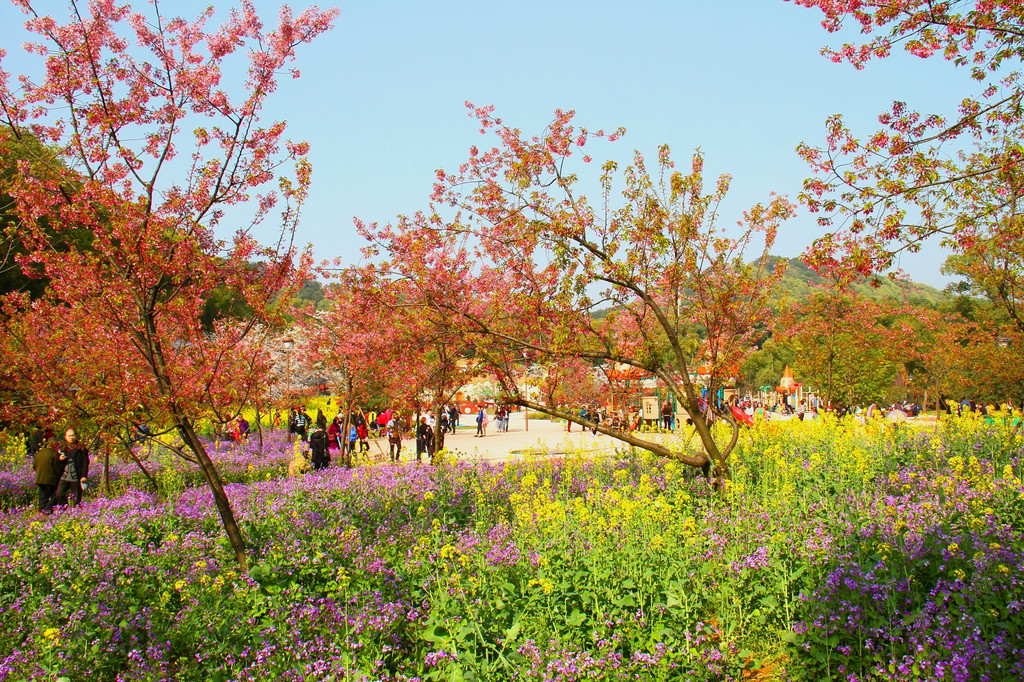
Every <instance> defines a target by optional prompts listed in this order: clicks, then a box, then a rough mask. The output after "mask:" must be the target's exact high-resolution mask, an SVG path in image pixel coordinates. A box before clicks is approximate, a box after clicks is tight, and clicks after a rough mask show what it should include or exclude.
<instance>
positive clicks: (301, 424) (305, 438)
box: [295, 406, 310, 443]
mask: <svg viewBox="0 0 1024 682" xmlns="http://www.w3.org/2000/svg"><path fill="white" fill-rule="evenodd" d="M309 421H310V420H309V415H308V414H306V408H305V407H301V406H300V407H299V411H298V412H296V413H295V433H297V434H299V438H301V439H302V442H303V443H308V442H309V433H308V432H307V429H308V428H309Z"/></svg>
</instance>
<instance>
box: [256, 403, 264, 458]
mask: <svg viewBox="0 0 1024 682" xmlns="http://www.w3.org/2000/svg"><path fill="white" fill-rule="evenodd" d="M255 408H256V434H257V435H258V436H259V438H260V454H262V453H263V421H262V419H261V418H260V401H259V400H257V401H256V402H255Z"/></svg>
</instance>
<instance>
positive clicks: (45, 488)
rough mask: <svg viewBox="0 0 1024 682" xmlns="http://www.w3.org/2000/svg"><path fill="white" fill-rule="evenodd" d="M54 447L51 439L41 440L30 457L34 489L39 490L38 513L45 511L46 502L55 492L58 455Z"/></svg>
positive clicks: (58, 475)
mask: <svg viewBox="0 0 1024 682" xmlns="http://www.w3.org/2000/svg"><path fill="white" fill-rule="evenodd" d="M56 445H57V444H56V443H55V442H54V441H53V440H52V439H50V440H43V441H41V442H40V445H39V447H37V448H36V451H35V452H34V453H33V455H32V469H34V470H35V472H36V487H37V488H38V489H39V511H40V512H45V511H46V503H47V501H49V499H50V497H51V496H52V495H53V494H54V492H55V491H56V490H57V480H58V478H59V477H60V474H59V466H58V460H59V459H60V453H58V452H57V447H56Z"/></svg>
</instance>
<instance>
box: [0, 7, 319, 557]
mask: <svg viewBox="0 0 1024 682" xmlns="http://www.w3.org/2000/svg"><path fill="white" fill-rule="evenodd" d="M16 4H18V5H19V6H21V7H22V8H23V9H24V11H25V13H26V14H27V15H28V17H29V18H28V20H27V22H26V27H27V29H28V30H29V31H31V32H32V33H34V34H36V35H37V36H38V38H37V40H38V42H37V43H34V44H29V45H28V46H27V48H28V50H29V51H30V52H32V53H35V54H38V55H40V56H42V57H44V61H45V64H44V66H45V70H44V72H43V74H42V77H41V79H39V80H38V81H36V80H33V79H31V78H29V77H20V78H18V79H17V80H16V81H14V82H12V79H11V77H10V75H9V74H8V73H6V72H3V71H0V122H2V123H3V125H4V126H5V127H6V129H7V132H8V134H7V135H6V136H5V137H4V141H3V144H4V148H3V149H0V153H4V154H7V153H9V152H10V150H12V149H13V148H16V147H18V148H19V153H20V154H21V155H22V156H24V155H28V158H32V161H31V162H29V161H22V162H21V170H22V172H21V174H20V175H19V176H17V177H15V178H13V179H12V181H11V183H10V186H9V187H8V188H7V193H8V194H9V195H10V196H11V197H12V198H13V199H14V201H15V204H16V208H15V214H16V215H17V218H18V220H19V222H18V225H17V226H18V229H19V230H20V231H21V235H20V236H21V239H22V242H23V243H24V244H25V245H26V253H25V254H24V255H23V256H22V257H21V259H20V262H21V265H22V267H23V268H24V269H25V271H26V272H35V273H39V274H42V275H44V276H45V277H46V278H48V280H49V287H48V289H47V290H46V292H45V294H44V295H43V296H42V297H41V298H40V299H38V300H37V301H35V302H32V303H31V304H30V303H29V301H28V300H27V299H26V298H24V297H18V296H10V297H8V298H7V300H6V301H5V307H4V316H3V322H4V323H5V325H7V326H8V328H9V329H12V330H14V329H15V328H16V327H26V326H33V325H34V327H33V328H34V330H35V335H34V336H33V337H32V342H31V343H28V342H26V343H24V344H21V345H17V344H16V345H15V348H14V349H13V351H14V352H15V353H16V354H22V355H23V356H24V357H25V358H27V359H28V360H29V361H34V362H35V363H36V364H37V366H38V368H39V372H40V373H47V374H53V373H54V372H56V373H57V375H56V377H55V379H54V381H53V382H50V383H51V384H52V386H53V387H54V388H53V390H51V389H49V388H47V385H48V384H47V382H45V381H39V380H38V377H37V376H33V377H31V380H30V381H29V382H28V383H27V384H26V386H28V388H29V389H30V390H32V391H33V392H34V393H36V395H37V396H38V398H39V399H40V401H41V402H44V403H49V402H51V401H53V400H55V399H56V398H57V397H58V394H59V393H60V392H62V391H63V392H64V394H66V392H67V389H68V387H67V386H66V385H62V382H61V381H59V377H60V367H61V366H66V365H67V364H68V363H71V364H73V365H77V366H83V365H85V366H89V367H90V368H93V369H94V370H95V371H94V372H93V373H92V374H93V379H92V380H91V381H89V382H88V384H87V385H84V386H83V385H79V386H78V389H79V392H80V393H81V394H82V395H83V397H84V396H85V395H90V396H93V398H92V402H90V405H91V406H93V407H94V408H95V409H96V410H102V409H103V405H104V403H105V401H108V400H109V401H110V402H109V403H108V404H107V410H108V411H110V410H117V409H120V406H121V405H123V404H133V405H139V406H141V412H143V413H144V414H145V415H147V416H148V417H151V418H153V419H155V420H157V421H158V422H161V423H165V424H167V425H169V426H170V427H173V429H175V430H176V431H177V433H178V434H179V435H180V436H181V439H182V440H183V442H184V444H185V447H186V448H187V450H188V451H189V452H190V453H191V455H192V456H193V457H194V459H195V461H196V462H197V464H198V466H199V467H200V469H201V470H202V473H203V476H204V478H205V480H206V482H207V484H208V485H209V488H210V490H211V492H212V494H213V497H214V500H215V504H216V506H217V509H218V511H219V513H220V516H221V520H222V521H223V524H224V527H225V530H226V532H227V535H228V538H229V539H230V542H231V545H232V547H233V549H234V552H235V555H236V558H237V560H238V562H239V564H241V565H242V566H243V567H244V566H246V564H247V558H246V551H245V544H244V541H243V539H242V536H241V532H240V531H239V528H238V525H237V523H236V521H235V518H234V514H233V512H232V510H231V505H230V502H229V500H228V498H227V496H226V494H225V493H224V489H223V486H222V485H221V480H220V476H219V474H218V472H217V469H216V467H215V466H214V464H213V462H212V461H211V460H210V457H209V456H208V454H207V452H206V449H205V447H204V445H203V443H202V441H201V440H200V439H199V437H198V435H197V434H196V429H195V424H196V422H197V421H198V420H201V419H205V418H209V419H212V420H213V421H223V420H225V419H227V418H229V417H230V416H231V415H232V414H234V413H235V412H236V411H237V409H238V408H239V406H240V404H241V403H242V402H244V401H245V400H246V396H247V393H248V392H250V391H252V390H254V387H255V386H257V385H258V382H259V381H260V378H261V376H262V375H264V374H265V373H266V371H267V356H266V348H265V347H264V343H263V341H264V339H265V335H266V334H268V330H269V329H270V328H271V327H272V326H273V325H274V324H275V323H276V322H277V314H278V313H277V310H276V302H277V301H278V300H280V298H281V295H282V294H284V295H287V293H288V292H289V290H290V288H291V287H293V286H294V283H295V282H296V281H301V279H299V280H297V278H295V277H294V276H293V275H294V273H295V270H296V266H299V268H300V269H301V268H302V267H305V266H306V265H308V258H307V257H306V256H302V257H300V256H299V254H298V253H297V251H296V249H295V248H294V247H293V245H292V238H293V235H294V230H295V225H296V221H297V220H298V215H299V207H300V206H301V204H302V202H303V200H304V198H305V196H306V193H307V188H308V185H309V180H310V166H309V163H308V162H307V161H306V160H305V154H306V151H307V145H305V144H304V143H292V142H289V141H286V139H285V137H284V131H285V126H284V123H281V122H272V123H270V124H269V125H266V124H263V123H262V122H261V114H262V110H263V106H264V103H265V102H266V100H267V98H268V97H269V96H270V95H271V94H272V93H273V92H274V90H275V88H276V82H277V78H278V75H279V73H280V72H281V71H282V70H284V69H285V68H286V67H287V65H288V64H289V63H290V62H291V61H292V59H293V57H294V48H295V47H296V46H297V45H299V44H301V43H305V42H308V41H310V40H312V39H313V38H314V37H316V36H317V35H319V34H320V33H322V32H324V31H326V30H327V29H328V28H329V27H330V24H331V21H332V20H333V18H334V17H335V16H336V11H335V10H331V11H326V12H322V11H320V10H318V9H316V8H311V9H309V10H306V11H304V12H303V13H301V14H300V15H299V16H293V15H292V13H291V12H290V10H288V9H287V8H282V10H281V12H280V17H279V22H278V26H277V27H276V28H275V29H273V30H271V31H264V28H263V25H262V24H261V22H260V21H259V19H258V17H257V16H256V14H255V12H254V10H253V7H252V5H251V3H249V2H242V3H241V7H240V9H239V10H237V11H233V12H232V13H231V15H230V16H229V17H228V19H227V20H226V21H225V23H224V24H222V25H221V26H220V27H219V28H217V29H215V30H211V29H209V28H208V27H207V23H208V22H209V20H210V19H211V17H212V14H213V9H212V8H211V9H209V10H207V11H206V12H205V13H203V14H202V15H201V16H200V17H199V18H198V19H197V20H195V21H186V20H184V19H179V18H171V17H167V16H165V15H163V14H162V12H161V10H160V6H159V4H158V3H155V2H154V3H152V7H151V9H150V10H149V12H148V14H142V13H137V12H134V11H132V10H131V9H130V8H129V7H128V6H123V5H118V4H115V3H114V2H109V1H103V2H100V1H96V2H92V3H90V4H89V5H88V6H87V7H86V6H84V5H83V4H82V3H79V2H75V1H74V0H72V2H71V3H70V9H71V20H70V21H69V22H68V23H60V22H59V21H57V20H55V19H54V18H52V17H49V16H42V15H39V14H37V13H36V11H35V9H34V7H33V5H32V3H31V2H28V1H24V0H18V1H17V2H16ZM231 66H241V68H242V69H244V73H245V77H244V79H242V81H243V82H241V84H240V85H239V86H237V94H232V93H229V92H227V91H225V90H224V89H223V88H224V87H225V86H224V85H223V83H222V79H223V80H228V79H230V78H232V77H233V75H234V73H235V72H234V71H231V70H230V68H229V67H231ZM225 69H228V70H227V71H225ZM34 139H38V140H40V141H42V142H43V143H44V144H45V145H47V146H48V147H49V148H51V149H53V150H54V152H55V154H54V156H53V159H55V160H59V161H60V162H61V164H60V165H58V164H56V163H53V162H52V161H51V159H50V158H47V157H46V156H41V155H38V154H36V155H35V156H34V157H33V156H32V154H33V146H32V145H31V144H30V140H34ZM275 178H277V180H278V187H277V190H276V191H275V190H268V189H264V188H265V187H266V185H267V184H268V183H271V182H272V181H274V180H275ZM249 204H252V205H254V206H255V210H254V212H253V214H252V216H251V217H250V219H249V220H248V221H247V224H246V225H244V226H242V227H239V228H238V229H237V230H235V231H234V234H232V235H231V236H230V237H228V238H224V237H222V236H220V233H219V232H218V228H221V227H223V226H224V223H225V222H227V220H226V213H225V211H226V210H227V209H229V208H231V207H241V206H244V205H249ZM277 209H280V210H281V215H282V225H281V237H280V239H279V241H278V243H277V244H275V245H273V246H271V247H264V246H261V245H260V244H259V243H258V242H257V241H256V239H255V238H254V236H253V234H252V230H253V228H254V227H255V226H257V225H259V224H260V223H262V222H263V221H264V220H265V219H266V218H267V217H268V216H269V215H270V214H271V212H272V211H275V210H277ZM239 213H240V211H239V210H235V211H232V212H231V214H230V215H231V218H232V222H235V221H236V220H237V216H238V215H239ZM43 219H45V220H43ZM44 222H45V223H46V224H47V226H48V229H47V230H44V229H42V224H43V223H44ZM67 230H87V231H88V233H89V237H90V246H89V249H81V250H72V251H70V252H66V253H57V252H55V251H54V250H53V249H51V248H50V243H49V242H50V240H51V239H53V236H54V234H56V235H59V234H60V233H61V232H62V231H67ZM218 287H227V288H228V289H229V290H231V291H233V292H235V293H236V294H237V296H238V297H240V298H241V299H243V300H244V301H245V302H246V303H247V305H248V306H249V307H250V309H251V311H252V314H251V316H249V317H247V318H245V319H235V318H231V317H224V318H222V319H218V320H216V321H215V322H214V323H213V328H212V330H204V329H203V327H202V324H201V318H202V313H203V311H204V307H205V305H206V303H207V301H208V300H209V299H210V298H211V295H212V293H213V292H214V290H215V289H217V288H218ZM58 350H59V354H58ZM58 356H59V358H58ZM55 359H59V362H55ZM75 376H76V380H78V379H79V378H81V379H82V380H83V381H85V380H86V375H85V373H78V374H76V375H75ZM107 388H111V389H113V390H114V391H115V392H120V393H122V394H123V395H124V396H130V400H116V399H115V398H114V396H113V395H108V394H105V393H104V390H105V389H107ZM74 398H75V400H78V399H79V398H78V397H77V395H76V396H75V397H74Z"/></svg>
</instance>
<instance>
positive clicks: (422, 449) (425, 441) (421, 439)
mask: <svg viewBox="0 0 1024 682" xmlns="http://www.w3.org/2000/svg"><path fill="white" fill-rule="evenodd" d="M433 440H434V429H432V428H431V426H430V424H428V423H427V418H426V417H420V423H419V425H418V426H417V427H416V461H417V462H422V461H423V453H427V456H428V457H430V456H431V455H430V444H431V442H432V441H433Z"/></svg>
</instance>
